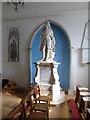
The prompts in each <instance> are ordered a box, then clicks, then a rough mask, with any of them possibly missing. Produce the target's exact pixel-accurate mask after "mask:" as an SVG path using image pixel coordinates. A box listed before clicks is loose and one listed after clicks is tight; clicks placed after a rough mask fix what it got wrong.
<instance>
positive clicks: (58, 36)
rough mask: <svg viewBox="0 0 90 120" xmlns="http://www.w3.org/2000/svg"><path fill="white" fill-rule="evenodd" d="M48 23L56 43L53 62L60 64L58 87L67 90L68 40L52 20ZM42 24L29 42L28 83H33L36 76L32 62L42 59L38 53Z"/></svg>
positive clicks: (68, 75) (68, 73) (61, 28)
mask: <svg viewBox="0 0 90 120" xmlns="http://www.w3.org/2000/svg"><path fill="white" fill-rule="evenodd" d="M49 21H50V25H51V28H52V30H53V32H54V36H55V41H56V45H55V58H54V60H55V61H57V62H60V65H59V67H58V74H59V78H60V79H59V81H60V86H61V87H62V88H66V89H68V88H69V87H70V49H69V48H70V46H71V44H70V40H69V37H68V35H67V32H66V31H65V29H64V28H63V27H62V26H61V25H59V24H58V23H56V22H54V21H52V20H49ZM44 23H45V22H44ZM44 23H42V24H41V25H40V26H38V27H37V29H36V30H35V31H34V33H33V35H32V37H31V40H30V51H29V52H30V56H29V59H30V60H29V61H30V73H29V74H30V83H34V78H35V74H36V68H35V65H34V62H37V61H39V60H41V59H42V52H41V51H40V42H41V39H40V33H41V31H42V30H43V28H44Z"/></svg>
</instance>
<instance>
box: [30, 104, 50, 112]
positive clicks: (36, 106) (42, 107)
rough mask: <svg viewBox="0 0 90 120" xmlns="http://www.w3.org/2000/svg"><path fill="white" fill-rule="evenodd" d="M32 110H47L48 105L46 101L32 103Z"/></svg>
mask: <svg viewBox="0 0 90 120" xmlns="http://www.w3.org/2000/svg"><path fill="white" fill-rule="evenodd" d="M32 109H33V110H39V111H45V112H46V111H48V105H47V104H46V103H34V104H33V107H32Z"/></svg>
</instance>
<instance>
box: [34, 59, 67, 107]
mask: <svg viewBox="0 0 90 120" xmlns="http://www.w3.org/2000/svg"><path fill="white" fill-rule="evenodd" d="M34 64H35V66H36V75H35V82H36V83H37V84H39V86H40V90H41V91H40V93H41V95H44V96H47V95H49V96H50V97H51V104H52V105H57V104H60V103H62V102H64V101H65V94H64V92H63V91H60V82H59V75H58V71H57V68H58V65H59V64H60V63H57V62H56V61H53V62H47V61H39V62H36V63H34Z"/></svg>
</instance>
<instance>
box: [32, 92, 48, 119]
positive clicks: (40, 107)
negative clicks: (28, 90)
mask: <svg viewBox="0 0 90 120" xmlns="http://www.w3.org/2000/svg"><path fill="white" fill-rule="evenodd" d="M30 105H31V111H35V112H36V111H38V112H44V113H45V114H46V115H47V118H48V117H49V108H48V104H47V103H38V100H37V98H36V95H35V94H31V95H30ZM44 113H43V114H44ZM36 114H37V113H36Z"/></svg>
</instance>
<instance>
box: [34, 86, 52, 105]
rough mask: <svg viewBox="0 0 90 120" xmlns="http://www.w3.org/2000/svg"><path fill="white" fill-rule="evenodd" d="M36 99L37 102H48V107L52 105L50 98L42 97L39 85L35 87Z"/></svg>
mask: <svg viewBox="0 0 90 120" xmlns="http://www.w3.org/2000/svg"><path fill="white" fill-rule="evenodd" d="M34 93H35V95H36V97H37V100H38V101H39V102H40V101H43V102H46V103H48V105H50V97H49V96H41V95H40V87H39V85H36V86H35V91H34Z"/></svg>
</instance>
